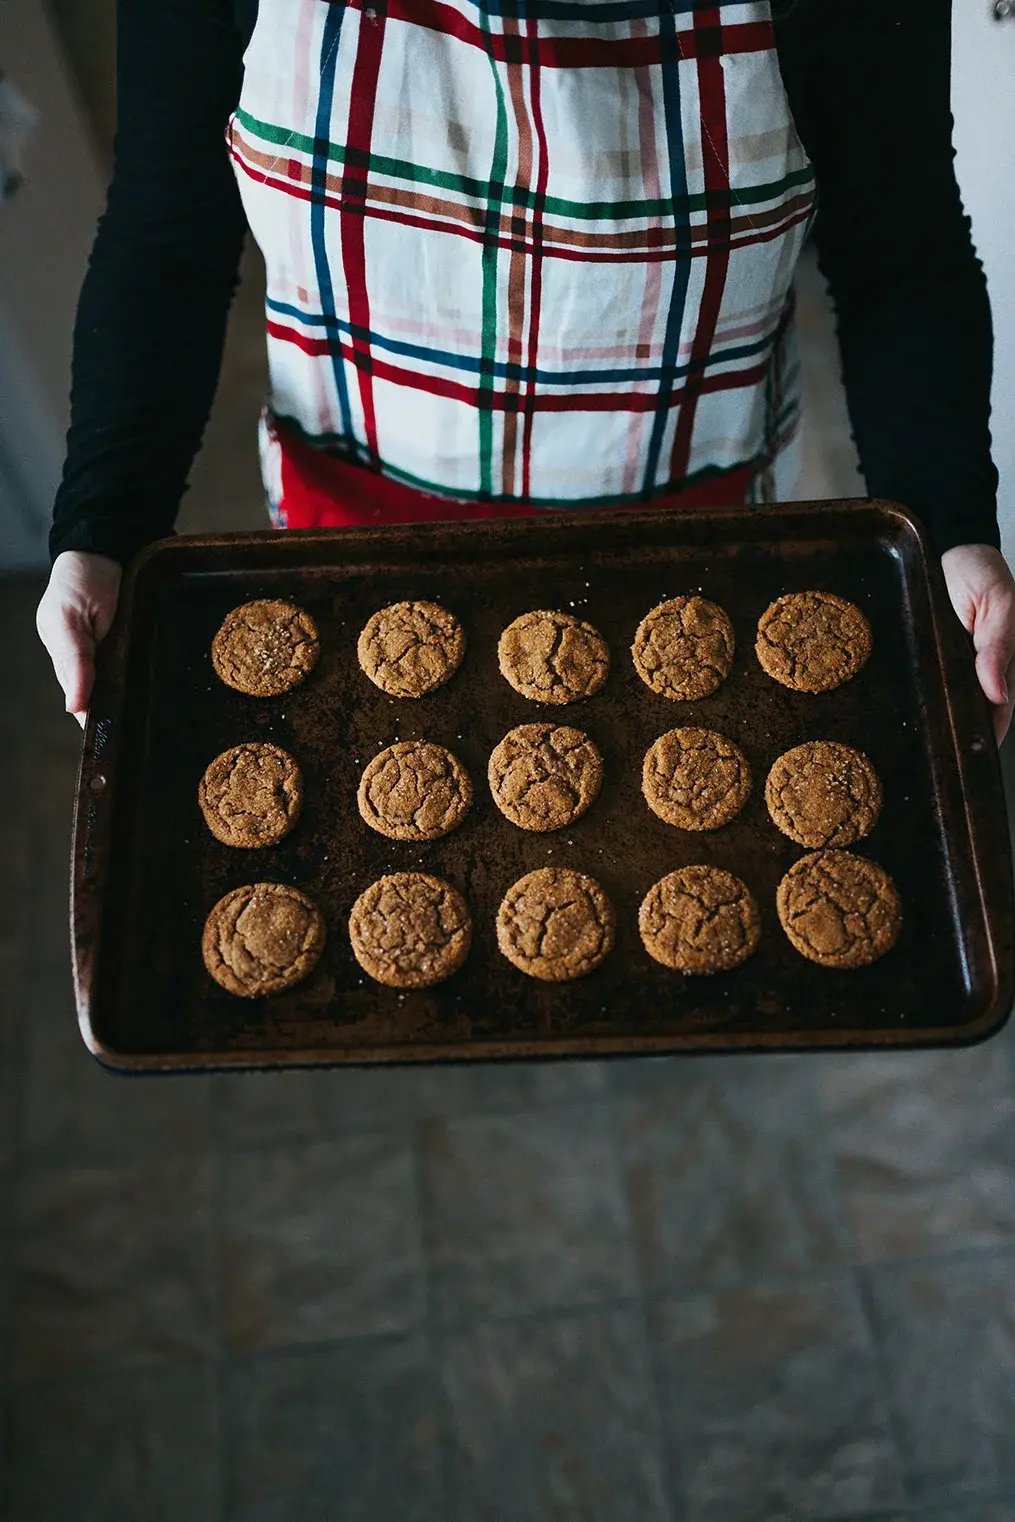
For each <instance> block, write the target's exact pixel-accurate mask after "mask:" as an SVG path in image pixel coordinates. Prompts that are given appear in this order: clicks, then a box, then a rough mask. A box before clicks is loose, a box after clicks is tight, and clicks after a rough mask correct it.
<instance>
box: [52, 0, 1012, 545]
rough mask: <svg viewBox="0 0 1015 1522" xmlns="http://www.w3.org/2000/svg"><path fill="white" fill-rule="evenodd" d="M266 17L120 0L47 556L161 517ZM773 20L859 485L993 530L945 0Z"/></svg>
mask: <svg viewBox="0 0 1015 1522" xmlns="http://www.w3.org/2000/svg"><path fill="white" fill-rule="evenodd" d="M785 3H786V0H783V5H785ZM256 14H257V0H119V5H118V23H117V27H118V41H117V48H118V58H117V85H118V125H117V133H116V143H115V167H114V172H113V177H112V182H111V184H110V187H109V194H108V201H107V207H106V211H105V215H104V216H103V217H102V219H101V221H100V223H99V228H98V231H97V234H96V238H95V244H94V248H93V250H92V255H91V260H90V263H89V267H88V271H87V274H86V277H85V281H84V285H83V287H82V291H81V299H80V304H79V308H78V317H77V325H76V329H75V336H74V358H73V378H72V390H71V427H70V431H69V434H68V441H67V458H66V463H65V466H64V473H63V480H62V483H61V486H60V489H59V492H58V495H57V500H56V505H55V509H54V522H53V528H52V532H51V536H50V550H51V553H52V555H53V556H56V555H57V554H59V553H60V552H61V551H62V550H68V549H83V550H95V551H99V552H101V553H103V554H107V555H111V556H113V557H114V558H116V559H119V560H124V561H125V560H127V559H128V558H129V557H130V556H131V555H132V554H133V553H134V552H135V551H136V550H137V549H139V548H140V547H141V546H142V545H143V544H146V543H148V542H149V541H151V540H153V539H156V538H159V537H161V536H162V535H164V534H168V533H170V532H171V531H172V526H173V522H174V519H175V516H176V512H177V509H178V506H179V502H180V498H181V497H182V495H183V492H184V491H185V489H186V483H187V475H188V472H189V471H190V468H191V465H192V462H193V459H194V456H195V454H196V453H197V450H198V447H199V445H200V442H201V436H202V434H203V431H204V427H205V424H206V422H207V419H208V414H209V412H210V409H211V403H212V398H213V395H214V391H215V386H216V382H217V379H218V373H219V367H220V363H221V357H222V346H223V340H224V335H225V327H226V318H227V314H228V310H229V305H230V302H231V299H232V294H233V291H234V290H235V286H236V281H237V270H238V265H239V259H240V252H241V249H242V245H243V239H244V234H245V221H244V216H243V210H242V207H241V203H240V198H239V192H238V190H237V187H236V184H235V181H234V179H233V174H232V169H231V166H230V164H229V160H228V157H227V153H226V147H225V142H224V128H225V124H226V119H227V117H228V115H229V112H230V111H231V110H232V109H233V108H234V107H235V105H236V102H237V100H238V97H239V91H240V84H241V80H242V54H243V50H244V48H245V47H246V44H247V42H248V41H249V39H250V35H251V32H252V30H253V26H254V22H255V20H256ZM776 40H777V48H778V56H779V62H780V66H781V70H782V75H783V81H784V84H785V87H786V91H787V95H788V98H789V104H790V109H791V111H792V113H793V116H794V120H795V122H796V126H797V130H798V133H799V135H800V138H801V140H802V142H803V145H804V148H805V149H806V151H807V153H808V155H809V157H810V159H811V160H812V162H813V165H814V169H815V174H816V178H817V186H818V213H817V219H816V223H815V229H814V237H815V241H816V244H817V252H818V259H819V263H820V266H821V269H822V272H823V274H824V276H825V277H826V279H827V281H828V283H829V288H830V291H831V294H832V298H833V301H834V304H835V308H836V315H837V327H838V337H839V345H840V349H841V355H842V369H843V378H844V381H845V387H846V397H847V402H848V405H849V414H850V420H851V424H852V430H853V436H854V439H855V442H856V445H857V449H858V453H859V457H860V465H861V469H862V471H863V473H864V477H865V479H866V482H867V488H868V491H869V492H870V493H871V494H872V495H874V496H883V497H890V498H894V499H896V500H898V501H901V502H904V503H906V504H907V505H908V506H909V507H911V508H913V509H914V510H915V511H916V512H918V513H919V514H920V515H921V516H922V517H923V519H924V521H925V522H926V524H927V526H928V528H929V529H930V532H931V535H932V538H933V540H934V542H935V544H936V546H937V548H938V550H939V551H940V552H942V553H943V552H944V551H945V550H946V549H948V548H950V547H951V546H952V545H954V544H960V543H974V542H975V543H989V544H994V545H997V544H999V542H1000V541H999V536H998V528H997V511H996V491H997V472H996V470H995V468H994V465H993V462H992V460H991V455H990V435H989V429H988V421H989V409H990V381H991V363H992V334H991V320H990V308H989V305H988V300H987V292H986V283H985V280H984V275H983V270H982V267H981V265H980V263H979V261H978V260H977V258H976V255H975V252H974V250H973V245H972V240H971V236H970V228H969V222H968V219H967V218H966V217H965V216H964V215H963V210H962V205H961V201H960V198H959V192H958V187H957V184H956V180H955V173H954V164H953V160H954V151H953V149H952V145H951V136H952V117H951V109H950V61H951V60H950V54H951V16H950V0H924V3H923V4H921V5H915V4H913V3H912V0H849V3H848V4H846V3H844V0H833V3H828V0H796V3H795V4H793V3H792V0H790V8H789V9H788V10H785V11H784V13H783V14H780V15H778V16H777V19H776Z"/></svg>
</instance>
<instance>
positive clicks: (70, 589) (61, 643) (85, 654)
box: [35, 550, 121, 729]
mask: <svg viewBox="0 0 1015 1522" xmlns="http://www.w3.org/2000/svg"><path fill="white" fill-rule="evenodd" d="M120 575H121V571H120V567H119V565H118V564H117V563H116V561H115V560H109V559H107V557H106V556H105V555H90V554H86V553H85V552H84V551H83V550H64V552H63V554H62V555H58V556H57V557H56V560H55V561H54V562H53V570H52V572H51V574H50V578H49V586H48V587H47V588H46V590H45V592H44V594H43V598H42V601H41V602H40V604H39V610H38V612H37V613H36V615H35V623H36V627H37V629H38V631H39V638H40V639H41V640H42V643H43V644H44V645H45V647H46V649H47V650H48V651H49V655H50V659H51V660H52V662H53V670H54V671H55V672H56V679H57V681H58V682H59V683H60V686H61V687H62V688H63V693H64V698H65V699H66V703H67V712H68V713H72V714H73V715H74V717H75V719H77V721H78V723H79V724H80V725H81V727H82V729H83V728H84V725H85V715H86V712H87V709H88V702H89V699H90V698H91V695H92V684H93V682H94V681H95V649H96V646H97V645H99V644H100V643H101V642H102V640H104V639H105V637H106V635H107V634H108V633H109V628H110V625H111V624H112V622H113V615H114V613H115V612H116V599H117V597H118V595H119V591H120Z"/></svg>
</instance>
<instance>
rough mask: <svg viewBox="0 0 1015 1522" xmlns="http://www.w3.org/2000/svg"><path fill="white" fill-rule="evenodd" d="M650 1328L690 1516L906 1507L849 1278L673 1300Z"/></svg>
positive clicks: (745, 1520)
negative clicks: (903, 1503)
mask: <svg viewBox="0 0 1015 1522" xmlns="http://www.w3.org/2000/svg"><path fill="white" fill-rule="evenodd" d="M649 1325H650V1335H651V1336H652V1337H653V1353H654V1356H655V1358H656V1367H657V1370H658V1376H659V1380H660V1387H661V1391H662V1399H663V1407H664V1420H665V1425H666V1432H667V1439H668V1443H669V1451H670V1453H671V1455H672V1462H673V1464H674V1468H675V1469H676V1470H678V1471H679V1472H680V1473H681V1475H682V1481H683V1490H684V1496H685V1503H686V1512H685V1522H758V1519H759V1518H763V1519H764V1522H810V1519H817V1518H821V1519H825V1518H827V1517H829V1516H836V1515H838V1514H842V1515H845V1516H853V1515H855V1514H856V1513H861V1514H862V1513H863V1512H865V1511H874V1510H876V1509H877V1508H879V1507H880V1508H882V1509H885V1508H887V1507H892V1506H898V1505H899V1504H900V1503H901V1502H902V1500H903V1490H902V1481H901V1475H900V1467H899V1460H898V1455H897V1453H896V1451H895V1447H894V1444H893V1440H892V1436H891V1430H890V1424H889V1414H888V1411H887V1409H886V1405H885V1401H884V1399H883V1395H882V1392H881V1388H880V1384H879V1379H878V1373H877V1367H876V1360H875V1353H874V1347H873V1343H872V1340H871V1337H870V1334H869V1330H868V1327H867V1324H866V1321H865V1318H864V1315H863V1311H862V1308H861V1305H860V1301H859V1297H858V1295H857V1293H856V1290H855V1288H854V1286H853V1284H852V1281H851V1280H850V1279H847V1278H845V1277H843V1278H840V1277H838V1276H835V1275H828V1276H825V1277H822V1278H815V1279H813V1280H811V1281H810V1282H809V1283H801V1282H798V1283H786V1284H783V1285H769V1286H767V1287H758V1288H750V1289H737V1290H727V1291H722V1292H719V1293H716V1294H710V1295H697V1296H693V1297H690V1298H688V1299H686V1300H669V1299H664V1300H660V1301H657V1302H654V1303H653V1304H652V1305H651V1306H650V1319H649Z"/></svg>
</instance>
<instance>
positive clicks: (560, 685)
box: [497, 612, 610, 703]
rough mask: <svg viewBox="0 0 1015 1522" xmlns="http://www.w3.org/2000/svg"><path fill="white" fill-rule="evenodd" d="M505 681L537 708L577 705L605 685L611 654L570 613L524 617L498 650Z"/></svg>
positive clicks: (510, 627) (597, 636)
mask: <svg viewBox="0 0 1015 1522" xmlns="http://www.w3.org/2000/svg"><path fill="white" fill-rule="evenodd" d="M497 660H498V662H499V664H500V670H501V675H502V676H503V677H504V678H505V680H507V681H509V682H510V683H511V686H512V687H513V688H514V689H515V691H516V692H520V693H521V695H522V697H523V698H531V699H532V701H533V702H534V703H577V702H579V701H580V699H582V698H591V697H593V696H594V695H595V694H596V693H597V692H598V691H599V689H600V687H602V685H603V683H604V682H605V681H606V677H607V673H608V672H609V669H610V652H609V650H608V649H607V646H606V641H605V640H604V639H603V636H602V635H601V634H600V633H599V630H598V629H594V628H593V627H592V625H591V624H587V623H586V622H585V620H584V619H581V618H574V617H573V616H572V615H571V614H570V613H545V612H536V613H523V614H522V616H521V617H520V618H516V619H515V621H514V623H512V624H508V626H507V628H506V629H505V630H504V632H503V634H502V635H501V637H500V641H499V643H498V645H497Z"/></svg>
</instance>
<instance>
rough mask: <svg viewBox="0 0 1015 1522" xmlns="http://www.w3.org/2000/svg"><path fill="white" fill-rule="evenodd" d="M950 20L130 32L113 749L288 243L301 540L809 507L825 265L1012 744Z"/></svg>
mask: <svg viewBox="0 0 1015 1522" xmlns="http://www.w3.org/2000/svg"><path fill="white" fill-rule="evenodd" d="M949 70H950V10H949V3H948V0H927V3H926V4H924V5H922V6H919V7H914V6H911V5H908V4H905V3H904V0H853V3H852V4H850V5H844V4H839V5H834V6H828V5H824V4H822V3H820V0H775V3H774V4H773V5H771V6H770V5H769V4H768V3H765V0H729V3H725V4H722V5H713V4H704V3H696V0H526V3H525V4H521V3H519V0H346V3H325V0H120V3H119V5H118V97H119V116H118V127H117V135H116V155H115V169H114V173H113V178H112V183H111V185H110V189H109V196H108V204H107V209H106V212H105V215H104V216H103V218H102V221H101V223H100V226H99V229H98V233H97V235H96V239H95V245H94V248H93V251H92V256H91V261H90V264H89V268H88V272H87V275H86V278H85V281H84V286H83V289H82V293H81V300H80V306H79V311H78V320H77V327H76V333H75V342H74V364H73V385H72V422H71V428H70V432H69V435H68V446H67V458H66V463H65V467H64V472H63V479H62V483H61V485H60V488H59V492H58V495H57V499H56V504H55V511H54V521H53V528H52V534H51V552H52V556H53V570H52V576H51V580H50V584H49V587H48V589H47V591H46V593H45V595H44V597H43V599H42V602H41V604H40V608H39V615H38V626H39V631H40V634H41V636H42V639H43V641H44V642H45V644H46V646H47V648H48V650H49V651H50V654H51V656H52V658H53V663H54V666H55V669H56V673H57V676H58V678H59V681H60V684H61V686H62V688H63V691H64V695H65V699H66V705H67V708H68V710H69V711H70V712H72V713H74V714H75V715H76V716H77V718H78V719H79V720H81V721H82V722H83V719H84V711H85V709H86V706H87V704H88V701H89V695H90V691H91V685H92V677H93V669H94V667H93V660H94V651H95V647H96V644H97V642H98V641H100V640H101V639H102V638H103V637H104V635H105V633H106V632H107V631H108V629H109V627H110V624H111V621H112V618H113V614H114V611H115V605H116V599H117V591H118V586H119V579H120V567H121V566H122V565H123V564H124V563H125V562H126V561H127V560H129V558H130V557H131V556H132V555H133V554H134V553H135V552H136V551H138V550H139V549H140V548H141V547H142V546H143V545H144V544H146V543H147V542H149V541H151V540H154V539H157V538H160V537H162V536H164V535H166V534H168V533H170V532H171V531H172V527H173V523H174V519H175V515H176V512H177V508H178V504H179V502H180V498H181V496H182V494H183V492H184V490H185V487H186V481H187V475H188V472H189V470H190V468H191V464H192V462H193V459H194V456H195V454H196V452H197V449H198V447H199V444H200V441H201V436H202V432H203V430H204V427H205V423H206V421H207V418H208V414H209V410H210V407H211V402H212V397H213V394H214V390H215V385H216V380H217V376H218V370H219V364H220V358H221V353H222V346H223V337H224V333H225V327H226V318H227V313H228V309H229V305H230V300H231V297H232V294H233V291H234V289H235V286H236V282H237V270H238V266H239V260H240V253H241V248H242V245H243V241H244V237H245V234H246V232H247V230H248V229H249V230H250V231H251V232H252V234H253V236H254V238H255V239H256V241H257V243H258V245H259V247H260V249H261V251H262V253H263V255H264V259H265V265H266V271H267V299H266V322H267V344H268V361H269V376H270V393H269V400H268V404H267V406H266V408H265V410H264V412H263V414H262V417H261V423H260V450H261V461H262V468H263V476H264V483H265V490H266V495H267V500H268V507H269V511H270V514H271V518H272V521H273V522H274V523H275V524H276V525H277V526H279V527H290V528H292V527H310V526H316V525H328V524H354V523H363V522H370V523H374V522H405V521H429V520H434V521H436V520H440V519H447V518H485V517H496V516H505V515H525V514H534V513H538V512H540V511H543V510H545V509H562V508H574V509H576V510H588V509H594V508H596V507H599V506H612V507H616V506H622V505H625V504H632V505H651V504H659V505H665V506H667V507H686V508H688V509H693V508H694V507H696V506H699V505H702V504H713V503H715V504H718V503H737V502H743V503H762V502H767V501H773V500H781V499H784V498H787V497H792V495H793V489H794V476H793V470H792V461H793V453H792V443H793V439H794V435H795V432H796V427H797V420H798V401H797V378H798V369H797V362H796V358H795V339H794V306H793V277H794V271H795V267H796V263H797V259H798V257H799V255H800V252H801V248H802V246H803V244H804V242H805V239H806V238H807V236H808V234H809V233H810V232H811V230H812V228H813V234H814V238H815V240H816V244H817V250H818V255H819V260H820V264H821V268H822V270H823V272H824V274H825V276H826V278H827V280H828V284H829V287H830V290H831V294H832V297H833V299H834V302H835V306H836V310H837V318H838V337H839V343H840V348H841V357H842V366H843V374H844V380H845V385H846V393H847V399H848V404H849V412H850V419H851V424H852V430H853V435H854V438H855V441H856V445H857V448H858V452H859V458H860V462H861V467H862V470H863V473H864V476H865V479H866V483H867V487H868V490H869V491H870V493H871V494H872V495H875V496H880V497H888V498H893V499H895V500H898V501H900V502H903V503H905V504H907V505H908V506H909V507H911V508H912V509H913V510H915V511H916V512H917V513H918V514H919V515H920V516H921V517H922V519H923V521H924V522H925V524H926V526H927V528H928V531H929V533H930V535H931V538H932V541H933V543H934V546H935V548H936V550H937V551H938V552H939V553H940V555H941V557H942V565H943V569H944V575H945V579H946V581H947V585H948V590H949V593H950V597H951V601H952V604H953V606H954V609H955V612H956V614H957V615H958V617H959V618H960V620H961V621H962V623H963V625H964V626H965V627H966V629H967V630H969V631H970V632H971V634H972V637H973V641H974V644H975V648H976V652H977V655H976V670H977V675H978V678H979V681H980V684H981V686H982V688H983V691H984V693H985V694H986V697H987V699H988V700H989V702H990V703H991V704H993V705H995V728H996V733H997V736H998V739H999V740H1000V738H1001V737H1002V736H1003V735H1004V733H1005V731H1006V730H1007V727H1008V724H1009V721H1010V717H1011V711H1012V704H1013V701H1015V696H1013V694H1012V690H1011V689H1012V683H1013V680H1015V595H1013V593H1015V583H1013V579H1012V575H1011V573H1010V571H1009V569H1008V567H1007V565H1006V563H1005V561H1004V558H1003V557H1002V555H1001V553H1000V549H999V542H1000V541H999V534H998V526H997V516H996V486H997V473H996V470H995V468H994V465H993V463H992V460H991V454H990V435H989V429H988V423H989V397H990V382H991V348H992V335H991V319H990V310H989V305H988V300H987V293H986V285H985V280H984V276H983V271H982V267H981V265H980V264H979V262H978V260H977V258H976V255H975V253H974V249H973V246H972V241H971V237H970V229H969V223H968V220H967V219H966V218H965V217H964V215H963V211H962V205H961V202H960V198H959V192H958V188H957V185H956V180H955V174H954V167H953V153H952V147H951V115H950V106H949V88H950V80H949Z"/></svg>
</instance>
